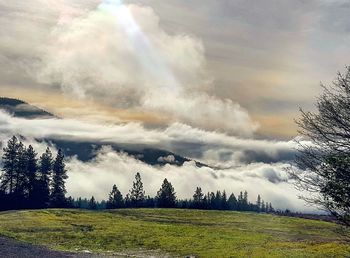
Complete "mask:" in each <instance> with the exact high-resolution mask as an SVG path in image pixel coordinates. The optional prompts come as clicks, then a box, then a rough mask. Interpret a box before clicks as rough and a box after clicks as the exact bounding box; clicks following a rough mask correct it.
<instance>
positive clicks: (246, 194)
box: [243, 191, 249, 210]
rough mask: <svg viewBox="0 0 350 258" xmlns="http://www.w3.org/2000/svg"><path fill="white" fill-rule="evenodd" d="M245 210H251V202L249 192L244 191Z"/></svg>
mask: <svg viewBox="0 0 350 258" xmlns="http://www.w3.org/2000/svg"><path fill="white" fill-rule="evenodd" d="M243 207H244V208H243V210H248V209H249V201H248V192H247V191H244V195H243Z"/></svg>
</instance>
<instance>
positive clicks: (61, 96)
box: [0, 0, 350, 209]
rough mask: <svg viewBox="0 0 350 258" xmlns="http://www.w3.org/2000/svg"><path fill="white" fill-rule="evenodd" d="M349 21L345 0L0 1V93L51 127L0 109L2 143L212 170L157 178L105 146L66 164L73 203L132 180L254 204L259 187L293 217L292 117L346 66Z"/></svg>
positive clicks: (168, 169)
mask: <svg viewBox="0 0 350 258" xmlns="http://www.w3.org/2000/svg"><path fill="white" fill-rule="evenodd" d="M349 11H350V3H349V2H348V1H344V0H307V1H306V0H295V1H287V0H286V1H284V0H269V1H259V0H222V1H209V0H191V1H188V0H169V1H154V0H144V1H136V0H135V1H132V0H129V1H121V0H28V1H20V0H12V1H5V0H0V28H1V30H0V67H1V69H0V93H1V94H0V95H2V96H7V97H16V98H20V99H23V100H25V101H28V102H29V103H32V104H34V105H37V106H39V107H41V108H44V109H45V110H48V111H50V112H52V113H54V114H57V115H58V116H59V117H61V118H62V119H61V120H56V119H51V120H50V121H41V120H38V121H25V120H21V119H16V118H12V117H10V116H9V115H8V114H4V113H0V120H1V125H0V133H1V135H2V138H3V139H2V140H4V139H5V138H6V136H8V135H10V134H11V133H20V134H23V135H26V136H27V137H28V138H32V139H33V138H38V137H41V136H50V137H59V138H64V137H65V138H69V139H75V140H81V139H90V140H94V141H101V142H115V143H121V142H122V143H126V144H128V143H133V144H135V145H137V144H143V145H149V146H154V147H159V148H162V149H166V150H170V151H173V152H176V153H179V154H181V155H184V156H186V157H189V158H193V159H196V160H200V161H202V162H205V163H207V164H210V165H213V166H215V167H216V168H220V169H217V170H214V169H204V168H202V169H198V168H196V167H193V164H185V165H184V166H182V167H176V166H173V165H171V164H168V165H167V166H165V167H162V168H159V167H157V168H155V167H150V166H148V165H146V164H142V163H140V162H139V161H137V160H135V159H133V157H129V156H125V155H124V154H120V153H114V152H113V151H111V150H110V149H108V147H106V148H105V149H104V150H103V151H101V153H98V156H97V158H96V160H93V161H91V162H89V163H81V162H80V161H78V160H74V159H72V160H71V161H70V163H69V167H70V168H71V171H73V172H71V177H70V178H74V179H75V178H79V179H80V180H81V181H82V182H85V183H84V184H81V185H82V186H81V187H76V186H73V185H69V189H70V193H71V194H73V195H79V194H85V195H88V194H90V193H91V192H93V193H94V194H96V195H98V196H99V197H101V196H102V195H103V194H104V192H105V191H107V190H106V188H108V187H109V186H108V187H107V185H108V183H109V182H110V180H111V178H113V180H119V181H121V185H120V187H121V188H122V189H123V190H125V191H127V190H126V189H127V187H129V186H128V185H127V183H126V182H129V181H130V180H131V178H132V176H130V174H132V172H135V171H134V170H142V171H144V176H145V178H146V180H148V182H150V183H149V184H151V182H152V187H151V188H152V189H150V191H151V192H152V191H153V192H154V191H155V189H156V188H157V185H159V182H158V181H159V180H158V178H160V177H159V174H161V173H163V174H166V175H167V176H168V177H170V178H172V180H173V181H174V184H175V185H176V187H177V188H179V189H180V190H181V191H180V190H179V193H180V192H181V194H180V195H182V196H183V195H187V197H188V196H190V192H191V191H192V188H193V187H194V183H193V182H198V183H201V184H202V185H203V187H204V188H205V190H216V189H217V188H226V189H227V190H230V191H231V190H232V191H233V190H235V191H236V192H237V191H239V190H244V189H249V190H250V189H251V191H252V194H255V193H256V190H254V189H256V187H255V186H256V185H259V186H261V187H260V188H261V189H262V190H261V191H262V192H263V194H265V196H266V198H270V199H271V198H272V197H273V196H274V197H273V198H274V200H273V201H275V202H276V203H279V204H281V205H282V204H283V203H284V204H286V203H298V204H297V205H296V206H295V207H296V208H299V209H301V207H303V206H302V204H301V203H299V202H298V201H297V197H296V195H297V193H295V190H294V189H293V187H292V186H290V185H288V176H287V175H286V173H285V171H284V169H283V168H284V167H285V166H287V164H288V161H290V160H291V159H292V157H293V155H294V150H293V148H294V143H293V138H295V137H297V132H296V126H295V124H294V121H293V119H294V118H297V117H298V108H299V107H303V108H306V109H312V108H313V102H314V100H315V97H316V96H317V95H318V94H319V92H320V87H319V84H320V82H323V83H325V84H329V83H331V82H332V80H333V79H334V77H335V75H336V72H337V71H343V70H344V69H345V66H346V65H348V63H347V60H346V59H347V58H348V54H349V53H350V46H349V44H348V42H349V39H350V37H349V35H350V34H349V30H350V22H349V19H348V14H349ZM23 125H25V126H23ZM112 164H119V165H118V166H117V167H116V165H114V166H113V165H112ZM126 168H128V169H126ZM82 171H86V173H85V172H84V173H83V174H82ZM122 171H124V172H122ZM101 173H103V174H104V178H105V179H104V181H103V179H101V178H103V177H98V178H100V180H97V178H95V177H97V176H96V175H100V174H101ZM125 173H127V175H126V174H125ZM171 173H173V174H171ZM194 178H195V179H197V180H195V179H194ZM129 179H130V180H129ZM192 179H194V180H192ZM101 180H102V181H101ZM72 181H73V180H71V181H70V182H72ZM83 185H84V186H86V185H88V186H89V187H88V188H86V187H83ZM287 185H288V187H287ZM287 188H288V189H289V190H288V191H287V190H285V191H284V189H287ZM101 189H102V190H101ZM190 189H191V190H190ZM125 191H124V192H125ZM276 196H278V198H277V197H276ZM286 200H287V202H286ZM291 205H292V204H291Z"/></svg>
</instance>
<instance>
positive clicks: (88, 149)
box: [0, 97, 208, 167]
mask: <svg viewBox="0 0 350 258" xmlns="http://www.w3.org/2000/svg"><path fill="white" fill-rule="evenodd" d="M0 109H2V110H5V111H6V112H8V113H10V114H11V115H12V116H14V117H20V118H25V119H42V118H57V116H55V115H54V114H51V113H49V112H47V111H45V110H43V109H40V108H38V107H36V106H33V105H31V104H29V103H27V102H25V101H23V100H19V99H13V98H8V97H0ZM36 140H37V141H39V142H50V143H52V144H53V145H55V146H56V147H57V148H60V149H62V150H63V151H64V153H65V155H66V156H69V157H73V156H76V157H77V159H79V160H81V161H83V162H87V161H90V160H92V159H94V158H95V157H96V156H97V153H98V151H99V150H101V149H102V148H103V147H104V146H110V147H111V148H112V149H113V150H114V151H116V152H125V153H127V154H128V155H130V156H132V157H134V158H136V159H138V160H140V161H142V162H144V163H146V164H149V165H152V166H154V165H160V166H164V165H166V164H172V165H177V166H182V165H183V164H184V163H185V162H190V161H194V162H195V164H196V166H198V167H203V166H205V167H208V165H206V164H203V163H201V162H198V161H195V160H192V159H189V158H186V157H183V156H181V155H178V154H176V153H173V152H171V151H167V150H162V149H157V148H152V147H149V146H144V147H140V146H138V147H137V146H136V145H135V146H129V147H124V146H122V145H121V144H116V143H101V142H93V141H73V140H64V139H53V138H40V139H36Z"/></svg>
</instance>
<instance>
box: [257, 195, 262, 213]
mask: <svg viewBox="0 0 350 258" xmlns="http://www.w3.org/2000/svg"><path fill="white" fill-rule="evenodd" d="M256 208H257V211H260V209H261V196H260V194H258V198H257V199H256Z"/></svg>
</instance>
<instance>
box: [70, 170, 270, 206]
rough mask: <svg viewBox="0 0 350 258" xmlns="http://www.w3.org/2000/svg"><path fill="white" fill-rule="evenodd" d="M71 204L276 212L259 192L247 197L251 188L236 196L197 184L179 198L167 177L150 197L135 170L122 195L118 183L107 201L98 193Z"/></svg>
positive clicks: (72, 200) (72, 201)
mask: <svg viewBox="0 0 350 258" xmlns="http://www.w3.org/2000/svg"><path fill="white" fill-rule="evenodd" d="M69 203H70V207H72V208H85V209H93V210H94V209H105V208H106V209H118V208H182V209H206V210H236V211H255V212H274V211H275V210H274V208H273V207H272V204H271V203H268V202H265V201H264V200H263V199H262V198H261V196H260V195H258V196H257V200H256V202H255V203H251V202H249V200H248V192H247V191H244V192H240V193H239V195H238V196H237V197H236V196H235V194H233V193H231V194H230V195H229V196H228V195H227V194H226V191H225V190H224V191H216V192H215V193H214V192H208V193H206V194H204V193H203V191H202V189H201V187H197V188H196V189H195V191H194V194H193V197H192V198H191V199H188V200H178V199H177V197H176V193H175V189H174V187H173V186H172V184H171V183H170V182H169V181H168V180H167V179H166V178H165V179H164V181H163V183H162V185H161V187H160V189H159V191H158V192H157V195H156V196H155V197H150V196H146V195H145V191H144V188H143V183H142V180H141V175H140V173H136V175H135V181H134V182H133V184H132V188H131V189H130V191H129V193H128V194H126V195H125V197H123V194H122V193H121V192H120V190H119V189H118V187H117V186H116V185H113V187H112V190H111V192H110V193H109V195H108V198H107V201H104V200H103V201H101V202H97V201H96V200H95V197H94V196H92V197H91V199H82V198H78V199H72V198H70V201H69Z"/></svg>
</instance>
